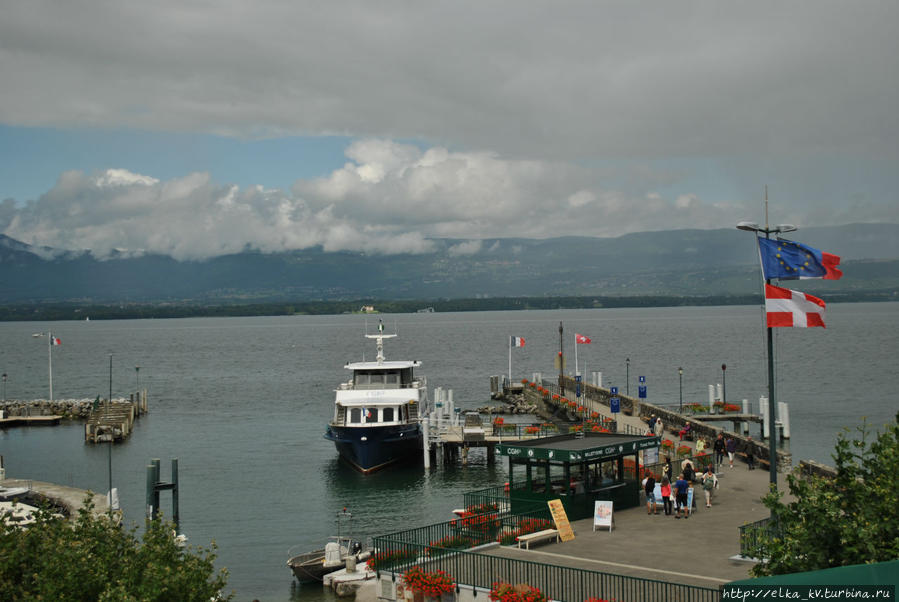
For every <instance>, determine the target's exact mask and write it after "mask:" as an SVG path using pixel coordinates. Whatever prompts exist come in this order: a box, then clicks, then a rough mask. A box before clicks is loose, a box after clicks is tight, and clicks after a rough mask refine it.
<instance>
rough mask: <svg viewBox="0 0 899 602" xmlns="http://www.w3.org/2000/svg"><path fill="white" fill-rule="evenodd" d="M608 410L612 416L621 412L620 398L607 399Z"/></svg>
mask: <svg viewBox="0 0 899 602" xmlns="http://www.w3.org/2000/svg"><path fill="white" fill-rule="evenodd" d="M609 409H610V410H611V411H612V413H613V414H617V413H618V412H620V411H621V398H620V397H612V398H611V399H609Z"/></svg>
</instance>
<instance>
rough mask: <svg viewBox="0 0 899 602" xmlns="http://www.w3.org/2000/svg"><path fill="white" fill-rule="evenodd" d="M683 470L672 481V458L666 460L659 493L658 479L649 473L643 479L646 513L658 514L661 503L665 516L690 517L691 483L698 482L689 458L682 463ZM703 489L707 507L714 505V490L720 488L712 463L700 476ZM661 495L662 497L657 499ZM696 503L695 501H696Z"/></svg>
mask: <svg viewBox="0 0 899 602" xmlns="http://www.w3.org/2000/svg"><path fill="white" fill-rule="evenodd" d="M681 466H682V470H681V472H680V474H679V475H678V477H677V480H676V481H674V482H672V481H671V478H670V476H669V474H670V473H669V472H668V471H669V470H670V468H671V460H670V459H669V460H668V461H667V462H666V467H665V473H664V474H662V478H661V481H660V482H659V495H658V496H657V495H656V479H655V477H654V476H653V475H652V474H647V475H646V478H644V479H643V491H644V492H645V493H646V513H647V514H658V513H659V503H660V502H661V503H662V505H663V507H664V512H665V516H671V515H672V514H673V515H674V518H681V517H683V518H690V514H691V512H690V511H691V508H690V507H689V504H690V500H689V491H690V485H691V484H693V483H694V482H696V480H697V478H696V471H695V470H694V468H693V463H692V462H690V460H689V459H687V460H684V462H683V463H682V464H681ZM698 480H699V482H700V483H701V485H702V490H703V492H704V493H705V507H706V508H711V507H712V492H713V491H714V490H715V489H717V488H718V477H717V476H716V475H715V471H714V470H713V469H712V465H711V464H710V465H709V466H708V467H706V470H705V472H704V473H702V475H701V476H700V477H699V479H698ZM657 497H661V499H656V498H657ZM694 505H695V502H694Z"/></svg>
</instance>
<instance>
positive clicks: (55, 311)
mask: <svg viewBox="0 0 899 602" xmlns="http://www.w3.org/2000/svg"><path fill="white" fill-rule="evenodd" d="M896 300H899V297H897V294H896V291H892V290H888V291H866V292H857V293H842V294H836V295H830V296H828V298H827V299H826V301H828V302H832V303H837V302H843V303H845V302H872V301H896ZM761 302H762V297H761V293H759V294H758V295H717V296H705V297H702V296H697V297H685V296H673V295H654V296H633V297H624V296H608V297H598V296H595V295H594V296H583V297H577V296H569V297H491V298H478V299H399V300H397V299H392V300H380V299H353V300H346V301H332V300H327V301H325V300H316V301H295V302H258V303H215V304H213V303H202V302H197V301H182V302H172V303H147V304H140V303H119V304H92V303H31V304H15V305H3V306H0V321H4V322H13V321H15V322H22V321H50V320H85V319H91V320H136V319H164V318H199V317H236V316H291V315H334V314H346V313H358V312H361V311H362V308H363V307H365V306H371V307H373V308H374V310H375V312H376V313H384V314H404V313H416V312H419V311H431V310H433V311H434V312H462V311H510V310H512V311H514V310H526V309H530V310H540V309H543V310H552V309H591V308H622V307H635V308H641V307H688V306H697V307H708V306H719V305H759V304H761Z"/></svg>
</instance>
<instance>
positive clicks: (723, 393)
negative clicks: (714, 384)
mask: <svg viewBox="0 0 899 602" xmlns="http://www.w3.org/2000/svg"><path fill="white" fill-rule="evenodd" d="M721 403H727V364H721Z"/></svg>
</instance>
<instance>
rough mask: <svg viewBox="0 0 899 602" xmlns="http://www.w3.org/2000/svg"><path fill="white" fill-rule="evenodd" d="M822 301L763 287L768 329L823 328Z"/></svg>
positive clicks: (791, 292)
mask: <svg viewBox="0 0 899 602" xmlns="http://www.w3.org/2000/svg"><path fill="white" fill-rule="evenodd" d="M824 307H825V304H824V301H822V300H821V299H819V298H818V297H813V296H811V295H807V294H805V293H800V292H799V291H792V290H790V289H788V288H781V287H779V286H774V285H771V284H766V285H765V313H766V314H767V315H768V328H777V327H780V326H784V327H787V328H811V327H814V326H820V327H821V328H826V326H824Z"/></svg>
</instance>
